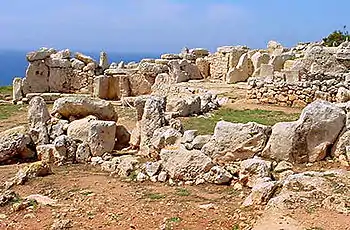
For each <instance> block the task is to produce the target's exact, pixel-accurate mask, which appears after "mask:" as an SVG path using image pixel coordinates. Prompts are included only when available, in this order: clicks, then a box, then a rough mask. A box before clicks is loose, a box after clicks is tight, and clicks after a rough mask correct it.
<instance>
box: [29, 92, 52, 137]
mask: <svg viewBox="0 0 350 230" xmlns="http://www.w3.org/2000/svg"><path fill="white" fill-rule="evenodd" d="M49 120H50V114H49V111H48V110H47V107H46V103H45V101H44V99H43V98H41V97H34V98H33V99H32V100H30V102H29V108H28V122H29V128H30V133H31V136H32V138H33V140H34V142H35V143H36V144H47V143H49V134H48V130H47V126H46V125H47V122H48V121H49Z"/></svg>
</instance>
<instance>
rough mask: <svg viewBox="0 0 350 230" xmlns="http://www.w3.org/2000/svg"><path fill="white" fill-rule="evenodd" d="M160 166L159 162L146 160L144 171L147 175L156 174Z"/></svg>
mask: <svg viewBox="0 0 350 230" xmlns="http://www.w3.org/2000/svg"><path fill="white" fill-rule="evenodd" d="M160 168H161V163H160V162H147V163H146V164H145V172H146V174H147V175H148V176H149V177H152V176H155V175H157V173H158V172H159V170H160Z"/></svg>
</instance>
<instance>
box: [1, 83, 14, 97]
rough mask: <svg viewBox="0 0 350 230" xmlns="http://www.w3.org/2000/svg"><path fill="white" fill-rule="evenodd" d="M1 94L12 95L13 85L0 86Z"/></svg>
mask: <svg viewBox="0 0 350 230" xmlns="http://www.w3.org/2000/svg"><path fill="white" fill-rule="evenodd" d="M0 94H10V95H12V85H8V86H0Z"/></svg>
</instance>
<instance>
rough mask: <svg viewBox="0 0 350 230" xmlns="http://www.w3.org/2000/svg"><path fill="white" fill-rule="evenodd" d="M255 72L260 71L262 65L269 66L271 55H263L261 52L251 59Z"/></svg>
mask: <svg viewBox="0 0 350 230" xmlns="http://www.w3.org/2000/svg"><path fill="white" fill-rule="evenodd" d="M251 60H252V63H253V66H254V70H256V69H258V68H259V67H260V66H261V64H268V63H269V61H270V55H269V54H267V53H261V52H256V53H255V54H254V55H253V56H252V57H251Z"/></svg>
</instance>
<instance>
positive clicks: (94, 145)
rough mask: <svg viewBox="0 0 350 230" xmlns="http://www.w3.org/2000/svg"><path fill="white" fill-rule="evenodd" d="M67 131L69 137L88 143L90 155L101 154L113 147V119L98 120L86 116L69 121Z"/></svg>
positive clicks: (114, 129) (114, 128)
mask: <svg viewBox="0 0 350 230" xmlns="http://www.w3.org/2000/svg"><path fill="white" fill-rule="evenodd" d="M67 132H68V136H69V137H70V138H73V139H74V140H79V141H81V142H86V143H88V144H89V147H90V151H91V155H92V156H102V155H103V154H104V153H108V152H111V151H112V150H113V149H114V145H115V138H116V123H115V122H114V121H99V120H97V118H96V117H94V116H88V117H86V118H84V119H80V120H76V121H73V122H72V123H70V124H69V127H68V131H67Z"/></svg>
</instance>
